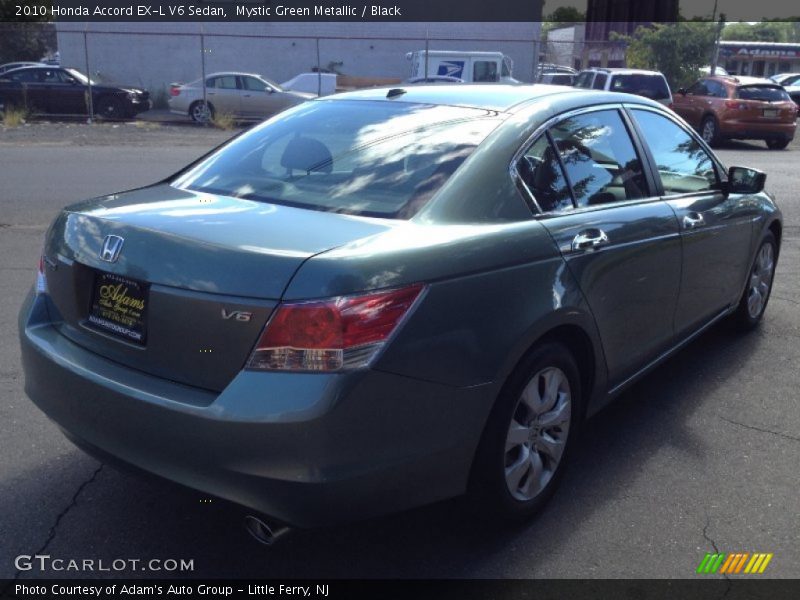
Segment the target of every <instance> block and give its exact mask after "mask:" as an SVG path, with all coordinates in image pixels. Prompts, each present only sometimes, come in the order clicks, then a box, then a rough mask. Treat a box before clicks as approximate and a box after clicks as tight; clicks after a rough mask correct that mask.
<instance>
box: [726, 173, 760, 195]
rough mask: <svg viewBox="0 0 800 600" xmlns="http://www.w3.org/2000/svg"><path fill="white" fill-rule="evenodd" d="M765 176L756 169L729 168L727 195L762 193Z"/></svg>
mask: <svg viewBox="0 0 800 600" xmlns="http://www.w3.org/2000/svg"><path fill="white" fill-rule="evenodd" d="M766 181H767V174H766V173H764V172H763V171H759V170H758V169H749V168H747V167H731V168H730V169H728V193H729V194H758V193H759V192H762V191H764V184H765V183H766Z"/></svg>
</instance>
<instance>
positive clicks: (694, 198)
mask: <svg viewBox="0 0 800 600" xmlns="http://www.w3.org/2000/svg"><path fill="white" fill-rule="evenodd" d="M629 111H630V114H631V116H632V119H633V122H634V123H635V124H636V126H637V128H638V130H639V131H640V132H641V137H642V139H643V140H645V141H646V147H647V148H646V153H647V154H648V157H649V158H648V160H649V161H650V162H651V164H652V165H653V170H654V171H655V175H656V179H657V185H659V187H660V193H661V194H663V196H662V197H663V199H664V200H665V202H667V204H668V205H669V206H670V207H671V208H672V210H673V211H674V212H675V215H676V217H677V220H678V224H679V226H680V229H681V242H682V247H683V253H682V254H683V259H682V264H683V266H682V275H681V292H680V297H679V298H678V304H677V307H676V311H675V332H676V335H678V336H685V335H687V334H689V333H691V332H692V331H693V330H696V329H697V328H698V327H700V326H702V325H703V324H704V323H706V322H708V321H709V320H711V319H713V318H714V317H716V316H717V315H719V314H720V313H721V312H722V311H724V310H725V309H726V308H727V307H729V306H730V305H731V304H733V303H735V302H736V301H737V300H738V299H739V295H740V294H741V291H742V288H743V285H744V281H745V277H746V274H747V272H748V266H749V265H748V260H749V256H750V243H751V236H752V230H753V220H754V219H755V218H756V217H757V214H756V212H755V208H754V207H749V206H748V205H747V203H743V202H741V198H740V197H739V196H738V195H735V194H726V193H723V191H722V190H723V185H722V181H723V179H724V177H725V174H724V172H723V171H722V168H721V165H720V164H719V163H718V162H717V161H716V160H715V159H714V158H713V156H712V154H711V152H710V151H709V150H708V149H707V148H706V147H705V145H703V144H702V142H701V141H700V140H699V139H698V136H697V135H695V133H694V132H692V131H690V130H688V129H686V128H685V127H684V126H683V125H682V124H680V123H679V122H678V121H677V120H675V119H673V118H672V117H671V116H669V115H668V114H666V113H663V112H660V111H654V110H651V109H648V108H644V107H637V108H634V107H629Z"/></svg>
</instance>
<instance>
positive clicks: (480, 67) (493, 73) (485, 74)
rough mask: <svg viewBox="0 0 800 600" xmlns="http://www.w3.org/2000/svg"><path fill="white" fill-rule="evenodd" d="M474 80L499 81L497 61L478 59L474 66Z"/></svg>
mask: <svg viewBox="0 0 800 600" xmlns="http://www.w3.org/2000/svg"><path fill="white" fill-rule="evenodd" d="M472 81H497V63H495V62H491V61H487V60H479V61H477V62H476V63H475V65H474V66H473V67H472Z"/></svg>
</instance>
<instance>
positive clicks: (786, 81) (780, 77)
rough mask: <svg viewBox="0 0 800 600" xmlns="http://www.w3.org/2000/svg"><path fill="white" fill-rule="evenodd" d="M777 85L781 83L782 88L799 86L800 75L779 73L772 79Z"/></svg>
mask: <svg viewBox="0 0 800 600" xmlns="http://www.w3.org/2000/svg"><path fill="white" fill-rule="evenodd" d="M770 79H771V80H772V81H774V82H775V83H780V84H781V85H782V86H784V87H786V86H790V85H797V84H798V83H800V73H777V74H776V75H773V76H772V77H770Z"/></svg>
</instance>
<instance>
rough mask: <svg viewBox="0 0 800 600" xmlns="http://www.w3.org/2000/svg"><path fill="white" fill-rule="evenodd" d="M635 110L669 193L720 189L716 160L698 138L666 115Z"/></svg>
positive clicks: (636, 117)
mask: <svg viewBox="0 0 800 600" xmlns="http://www.w3.org/2000/svg"><path fill="white" fill-rule="evenodd" d="M631 112H632V113H633V115H634V118H635V119H636V122H637V123H638V124H639V128H640V129H641V130H642V135H643V136H644V139H645V140H646V142H647V145H648V146H649V147H650V152H651V153H652V155H653V159H654V160H655V163H656V167H657V169H658V173H659V175H660V176H661V183H662V184H663V186H664V192H665V193H666V194H668V195H669V194H687V193H691V192H702V191H706V190H712V189H718V187H719V184H718V180H717V171H716V168H715V166H714V161H713V160H711V157H710V156H709V155H708V153H707V152H706V151H705V150H704V149H703V147H702V146H701V145H700V143H699V142H698V141H697V140H696V139H695V138H694V137H692V136H691V135H689V133H687V132H686V131H685V130H684V129H683V128H681V127H679V126H678V125H677V124H676V123H674V122H673V121H672V120H670V119H668V118H667V117H664V116H662V115H659V114H656V113H654V112H651V111H646V110H638V109H634V110H632V111H631Z"/></svg>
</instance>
